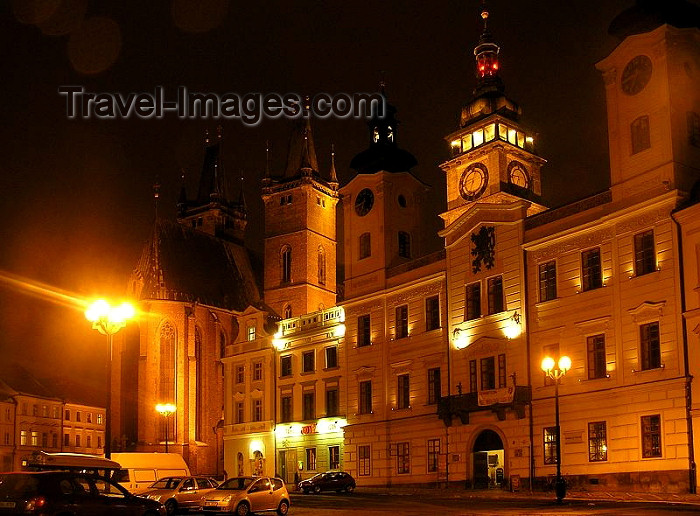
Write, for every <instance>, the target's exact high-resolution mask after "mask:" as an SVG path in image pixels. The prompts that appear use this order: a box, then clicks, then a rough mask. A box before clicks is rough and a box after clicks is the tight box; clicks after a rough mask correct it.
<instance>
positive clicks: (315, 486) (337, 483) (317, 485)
mask: <svg viewBox="0 0 700 516" xmlns="http://www.w3.org/2000/svg"><path fill="white" fill-rule="evenodd" d="M297 487H298V489H299V491H304V493H306V494H308V493H311V492H313V493H320V492H321V491H336V492H338V493H340V492H341V491H345V492H347V493H352V492H353V491H354V490H355V479H354V478H352V476H350V474H349V473H345V472H344V471H326V472H325V473H318V474H316V475H314V476H313V477H311V478H307V479H306V480H302V481H301V482H299V485H298V486H297Z"/></svg>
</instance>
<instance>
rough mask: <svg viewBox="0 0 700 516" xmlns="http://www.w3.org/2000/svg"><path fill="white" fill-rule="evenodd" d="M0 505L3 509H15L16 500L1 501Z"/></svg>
mask: <svg viewBox="0 0 700 516" xmlns="http://www.w3.org/2000/svg"><path fill="white" fill-rule="evenodd" d="M0 507H2V508H3V509H14V508H15V502H0Z"/></svg>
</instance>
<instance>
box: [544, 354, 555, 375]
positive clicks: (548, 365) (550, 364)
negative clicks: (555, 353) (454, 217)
mask: <svg viewBox="0 0 700 516" xmlns="http://www.w3.org/2000/svg"><path fill="white" fill-rule="evenodd" d="M541 367H542V370H543V371H544V372H545V373H547V372H549V371H551V370H552V369H554V359H553V358H552V357H544V358H543V359H542V366H541Z"/></svg>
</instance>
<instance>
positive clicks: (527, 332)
mask: <svg viewBox="0 0 700 516" xmlns="http://www.w3.org/2000/svg"><path fill="white" fill-rule="evenodd" d="M523 277H524V278H525V281H524V291H525V306H524V309H523V311H524V312H525V348H526V353H527V384H528V386H529V387H530V414H529V426H530V482H529V484H530V493H532V485H533V483H534V482H535V428H534V423H533V420H532V368H531V367H530V362H531V359H532V357H531V356H530V310H529V309H528V300H529V299H530V297H529V289H528V285H529V283H528V281H527V251H526V250H524V249H523Z"/></svg>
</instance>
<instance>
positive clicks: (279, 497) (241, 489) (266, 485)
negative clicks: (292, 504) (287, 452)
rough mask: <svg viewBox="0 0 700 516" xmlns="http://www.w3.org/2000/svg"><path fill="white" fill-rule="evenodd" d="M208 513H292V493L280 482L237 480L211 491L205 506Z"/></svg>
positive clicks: (281, 515) (274, 480) (255, 478)
mask: <svg viewBox="0 0 700 516" xmlns="http://www.w3.org/2000/svg"><path fill="white" fill-rule="evenodd" d="M202 509H204V511H205V512H210V511H211V512H232V513H235V514H237V515H238V516H246V515H247V514H249V513H251V512H264V511H277V514H279V515H280V516H285V514H287V512H288V511H289V493H288V492H287V487H286V486H285V485H284V481H283V480H282V479H281V478H269V477H234V478H229V479H228V480H226V481H225V482H223V483H222V484H221V485H220V486H219V487H217V488H216V489H214V490H213V491H210V492H209V494H208V495H207V496H206V498H205V499H204V504H203V506H202Z"/></svg>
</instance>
